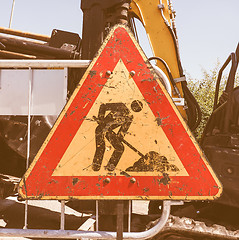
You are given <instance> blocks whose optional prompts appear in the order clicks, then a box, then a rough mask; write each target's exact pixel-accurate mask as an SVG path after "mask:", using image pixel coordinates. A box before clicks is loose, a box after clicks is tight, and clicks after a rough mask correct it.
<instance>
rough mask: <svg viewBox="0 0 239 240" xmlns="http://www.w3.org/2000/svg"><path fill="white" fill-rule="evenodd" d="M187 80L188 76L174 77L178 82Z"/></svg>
mask: <svg viewBox="0 0 239 240" xmlns="http://www.w3.org/2000/svg"><path fill="white" fill-rule="evenodd" d="M185 81H186V77H185V76H184V77H180V78H174V82H175V83H178V82H185Z"/></svg>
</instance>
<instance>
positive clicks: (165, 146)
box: [19, 26, 221, 200]
mask: <svg viewBox="0 0 239 240" xmlns="http://www.w3.org/2000/svg"><path fill="white" fill-rule="evenodd" d="M132 73H134V74H132ZM19 193H20V194H21V195H22V197H24V198H29V199H39V198H41V199H72V198H77V199H178V200H180V199H201V200H202V199H205V200H206V199H213V198H215V197H218V196H219V195H220V193H221V185H220V183H219V181H218V179H217V178H216V176H215V174H214V173H213V171H212V169H211V168H210V166H209V164H208V163H207V161H206V159H205V157H204V156H203V154H202V152H201V150H200V148H199V146H198V145H197V143H196V141H195V140H194V138H193V136H192V134H191V133H190V131H189V130H188V127H187V126H186V124H185V123H184V121H183V119H182V117H181V116H180V114H179V112H178V110H177V108H176V107H175V105H174V103H173V101H172V100H171V98H170V96H169V95H168V93H167V92H166V90H165V89H164V87H163V85H162V84H161V82H160V80H159V79H158V78H157V77H156V75H155V73H154V72H153V70H152V67H151V66H150V65H149V63H148V62H147V59H146V57H145V56H144V54H143V52H142V50H141V49H140V48H139V46H138V44H137V42H136V41H135V39H134V38H133V36H132V34H131V33H130V32H129V30H128V29H127V28H125V27H124V26H118V27H115V28H114V29H113V30H112V31H111V32H110V34H109V36H108V37H107V39H106V41H105V43H104V44H103V46H102V48H101V49H100V51H99V53H98V56H97V57H96V58H95V59H94V60H93V61H92V63H91V64H90V66H89V69H88V70H87V71H86V73H85V75H84V77H83V79H82V80H81V83H80V85H79V86H78V87H77V88H76V90H75V92H74V93H73V95H72V97H71V98H70V100H69V102H68V103H67V105H66V107H65V108H64V110H63V111H62V113H61V114H60V116H59V118H58V120H57V122H56V124H55V125H54V127H53V129H52V131H51V132H50V134H49V136H48V137H47V139H46V141H45V143H44V144H43V146H42V148H41V149H40V151H39V153H38V154H37V156H36V158H35V159H34V161H33V163H32V165H31V166H30V168H29V170H28V171H27V173H26V174H25V176H24V178H23V180H22V181H21V183H20V188H19Z"/></svg>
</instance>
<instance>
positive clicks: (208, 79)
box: [187, 62, 239, 141]
mask: <svg viewBox="0 0 239 240" xmlns="http://www.w3.org/2000/svg"><path fill="white" fill-rule="evenodd" d="M219 70H220V64H219V62H218V63H217V64H216V65H215V67H214V68H213V69H212V70H210V71H207V70H205V69H202V73H203V78H202V79H201V80H198V79H193V78H192V77H191V76H190V75H189V74H187V82H188V87H189V89H190V91H191V92H192V93H193V95H194V97H195V99H196V100H197V102H198V103H199V105H200V108H201V111H202V120H201V123H200V124H199V126H198V127H197V129H196V130H195V131H194V135H195V137H196V139H197V140H198V141H200V139H201V136H202V133H203V130H204V128H205V125H206V123H207V121H208V118H209V116H210V115H211V113H212V110H213V104H214V96H215V86H216V81H217V76H218V72H219ZM226 79H227V76H226V75H224V76H223V77H222V80H221V85H220V90H219V96H220V95H221V94H222V91H223V90H224V88H225V85H226ZM235 80H236V84H235V86H238V85H239V76H238V74H237V76H236V79H235Z"/></svg>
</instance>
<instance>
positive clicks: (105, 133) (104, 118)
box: [92, 100, 143, 171]
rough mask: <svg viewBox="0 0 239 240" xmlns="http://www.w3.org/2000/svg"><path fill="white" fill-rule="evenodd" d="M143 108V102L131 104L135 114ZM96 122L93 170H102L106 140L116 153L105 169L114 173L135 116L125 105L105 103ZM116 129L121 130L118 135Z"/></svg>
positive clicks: (135, 101) (101, 106)
mask: <svg viewBox="0 0 239 240" xmlns="http://www.w3.org/2000/svg"><path fill="white" fill-rule="evenodd" d="M142 108H143V103H142V102H141V101H138V100H134V101H133V102H132V103H131V109H132V111H134V112H140V111H141V110H142ZM107 112H109V113H108V114H107ZM94 120H96V121H97V123H98V124H99V125H98V126H97V127H96V129H95V140H96V151H95V155H94V159H93V164H92V169H93V170H94V171H99V170H100V168H101V164H102V161H103V157H104V153H105V138H106V139H107V140H108V141H109V142H110V143H111V145H112V146H113V148H114V152H113V153H112V155H111V157H110V160H109V162H108V164H107V165H106V167H105V168H106V170H108V171H114V170H115V168H116V166H117V164H118V163H119V160H120V158H121V156H122V154H123V152H124V145H123V142H124V137H125V134H126V133H127V131H128V129H129V127H130V125H131V123H132V121H133V115H132V114H131V113H130V109H129V108H128V107H127V106H126V105H125V104H124V103H121V102H119V103H105V104H101V105H100V108H99V112H98V117H97V118H96V117H95V116H94ZM116 128H119V130H118V132H117V133H116V132H115V131H114V130H115V129H116Z"/></svg>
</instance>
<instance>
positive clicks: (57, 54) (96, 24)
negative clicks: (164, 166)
mask: <svg viewBox="0 0 239 240" xmlns="http://www.w3.org/2000/svg"><path fill="white" fill-rule="evenodd" d="M81 9H82V11H83V33H82V39H81V38H80V37H79V35H78V34H76V33H71V32H65V31H62V30H58V29H54V30H53V31H52V35H51V37H47V36H42V35H37V34H30V33H24V32H20V31H15V30H11V29H5V28H0V32H1V35H0V58H1V59H2V60H1V62H0V67H1V68H5V69H6V68H7V69H9V68H10V66H11V64H12V63H13V61H12V60H13V59H14V60H16V59H17V60H18V61H17V63H15V65H14V64H13V65H12V66H13V67H14V68H19V69H21V68H27V69H28V70H29V68H31V67H32V68H33V67H34V66H37V65H38V66H37V68H39V69H40V70H43V69H49V68H54V69H57V68H63V67H65V68H67V79H64V77H63V80H62V85H60V86H59V87H58V88H59V89H60V88H64V87H65V91H64V93H62V94H63V98H64V96H65V98H67V99H69V98H70V96H71V94H72V93H73V91H74V89H75V88H76V86H77V84H78V83H79V82H80V80H81V78H82V76H83V74H84V71H85V68H86V67H87V66H88V64H89V60H92V59H93V58H94V56H95V55H96V53H97V51H98V49H99V48H100V47H101V45H102V43H103V40H104V39H105V37H106V36H107V34H108V32H109V31H110V29H111V28H112V27H113V26H114V25H115V24H118V23H120V24H124V25H127V26H128V27H129V28H130V29H131V31H132V32H133V34H134V35H135V38H136V39H138V37H139V35H140V32H137V27H136V25H137V24H136V23H135V21H136V19H137V21H138V20H139V21H140V22H141V24H142V25H143V26H144V28H145V30H146V32H147V35H148V38H149V42H150V44H151V47H152V52H153V56H152V57H150V58H149V59H148V61H149V62H151V63H152V64H153V65H154V63H153V62H154V61H155V62H156V65H155V66H154V69H155V71H156V72H157V73H158V74H159V75H160V76H163V78H164V79H167V82H166V83H164V84H165V85H168V88H167V89H168V91H171V92H170V95H171V96H172V98H173V100H174V102H175V104H176V105H177V107H178V109H179V111H180V113H181V115H182V117H183V118H184V119H185V121H186V122H187V124H188V126H189V128H190V129H191V131H193V130H195V129H196V128H197V126H198V124H199V123H200V120H201V112H200V107H199V105H198V103H197V101H196V100H195V98H194V97H193V95H192V93H191V92H190V90H189V89H188V87H187V82H186V77H185V75H184V72H183V68H182V64H181V59H180V55H179V49H178V38H177V32H176V25H175V11H174V9H173V7H172V1H171V0H160V1H159V2H158V1H155V0H132V1H130V0H110V1H109V0H101V1H99V0H82V1H81ZM156 23H157V24H156ZM30 39H34V41H33V40H30ZM27 60H34V61H35V62H36V63H35V65H34V61H31V63H29V62H27ZM38 60H41V62H38ZM43 60H46V61H47V60H51V61H52V63H50V62H48V63H45V64H44V62H43ZM58 60H60V61H61V60H62V61H63V60H64V61H65V63H64V64H65V65H64V64H63V63H62V62H60V61H58ZM67 60H76V62H77V60H86V61H85V62H84V63H83V67H84V68H83V69H82V68H81V69H80V68H78V66H79V65H75V66H74V63H67ZM11 61H12V63H11ZM87 61H88V62H87ZM238 61H239V47H237V49H236V51H235V52H233V53H231V55H230V56H229V57H228V59H227V60H226V62H225V63H224V64H223V66H222V68H221V69H220V71H219V74H218V79H217V83H216V92H215V101H214V109H213V112H212V115H211V117H210V119H209V120H208V123H207V125H206V127H205V130H204V132H203V137H202V140H201V147H202V148H203V150H204V151H205V153H206V156H207V158H208V160H209V162H210V164H211V165H212V167H213V169H214V171H215V172H216V174H217V175H218V176H219V178H220V181H221V182H222V184H223V188H224V190H223V194H222V196H221V197H220V198H219V199H217V200H215V201H212V202H207V201H204V202H202V201H193V202H185V204H184V206H174V207H173V208H172V211H171V214H172V216H171V218H170V220H169V221H168V222H167V224H166V225H165V227H164V229H163V230H162V231H161V232H160V233H159V234H158V235H157V236H156V238H157V239H165V240H170V239H182V240H190V239H238V233H237V231H236V230H237V229H239V226H238V225H239V224H238V220H237V213H238V209H239V201H238V199H239V195H238V186H237V183H238V176H237V175H238V163H237V162H238V160H239V110H238V109H239V108H238V105H239V89H238V87H235V86H234V85H235V84H234V83H235V77H236V71H237V67H238ZM4 62H5V63H4ZM24 62H25V65H24ZM73 62H74V61H73ZM229 63H231V69H230V71H229V75H228V79H227V84H226V88H225V90H224V92H223V94H222V96H219V86H220V81H221V78H222V74H223V71H224V69H225V68H226V67H227V66H228V64H229ZM4 64H5V65H4ZM17 64H18V65H17ZM41 64H42V65H41ZM63 65H64V66H63ZM8 71H15V70H8ZM5 74H8V75H6V78H7V77H8V76H10V75H9V74H11V72H6V73H5ZM25 74H27V73H25ZM34 74H35V73H34ZM39 74H43V73H39ZM55 74H56V73H55ZM36 75H37V73H36ZM63 75H64V73H63ZM24 76H27V75H24ZM24 76H23V77H22V78H24ZM40 77H41V78H42V75H41V76H40ZM64 81H65V82H64ZM52 84H54V83H52ZM66 85H67V87H66ZM53 88H54V87H53ZM59 91H60V90H59ZM43 92H44V90H43ZM57 94H59V92H58V93H56V95H57ZM43 95H44V94H43ZM40 98H41V97H40ZM61 100H62V99H61ZM59 101H60V100H59ZM25 105H26V104H25ZM63 106H64V101H63V102H61V104H60V105H59V106H58V109H61V107H63ZM59 112H60V110H58V111H51V112H49V113H48V112H47V111H45V108H44V107H43V108H42V109H40V110H39V109H38V110H36V113H35V114H34V113H29V112H27V110H23V111H21V112H17V111H15V110H13V111H12V114H10V113H11V111H10V110H6V112H5V113H4V114H1V113H0V114H1V115H2V116H1V117H0V144H1V152H0V165H1V172H0V173H1V185H0V186H1V191H0V193H1V196H0V197H1V198H3V199H4V198H6V197H8V196H9V195H11V194H14V193H16V189H17V186H18V182H19V179H18V178H21V177H22V176H23V174H24V173H25V170H26V166H27V167H28V166H29V163H31V162H32V160H33V158H34V157H35V155H36V154H37V152H38V150H39V148H40V147H41V145H42V143H43V142H44V140H45V138H46V137H47V135H48V133H49V131H50V130H51V128H52V126H53V124H54V122H55V120H56V118H57V115H58V114H59ZM40 113H41V114H40ZM27 115H28V116H27ZM29 123H31V124H29ZM29 132H30V134H29ZM27 145H29V146H30V147H29V149H28V150H27ZM131 147H132V146H131ZM67 205H68V206H69V207H71V208H73V209H75V210H76V211H84V212H89V211H90V212H95V211H96V210H95V207H94V206H95V201H94V200H92V201H78V200H73V201H69V202H68V203H67ZM100 205H102V208H101V209H102V212H101V216H103V217H102V219H104V220H105V223H103V224H102V225H100V226H99V227H100V229H103V230H104V229H106V228H107V227H109V225H110V222H111V221H112V218H110V217H108V215H111V214H109V212H114V211H115V203H114V202H112V205H111V204H110V206H109V205H107V206H105V204H104V203H100ZM162 206H163V203H162V201H157V200H156V201H151V202H150V203H149V209H148V216H147V217H146V216H144V217H142V216H134V218H133V222H134V224H135V225H134V226H133V228H135V229H136V231H143V230H145V229H146V228H147V227H151V226H152V225H154V224H155V222H154V220H155V219H157V218H158V217H159V216H160V215H161V208H162ZM109 209H110V210H109ZM156 221H157V220H156ZM215 224H216V225H215ZM112 227H113V226H112Z"/></svg>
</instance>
